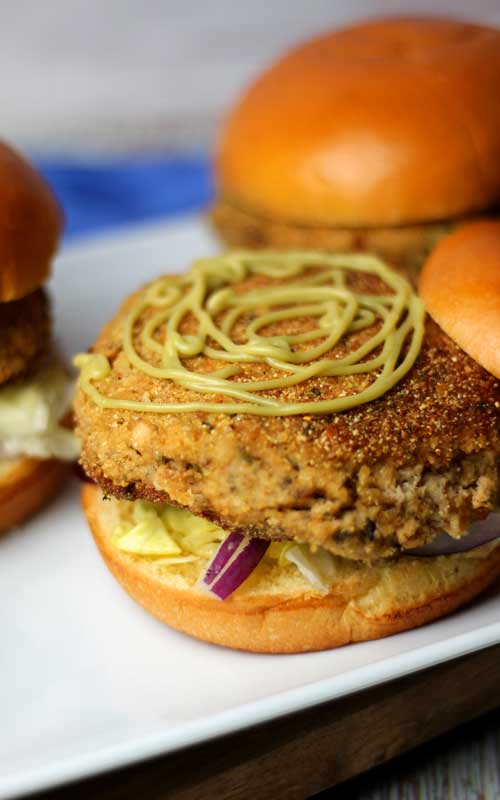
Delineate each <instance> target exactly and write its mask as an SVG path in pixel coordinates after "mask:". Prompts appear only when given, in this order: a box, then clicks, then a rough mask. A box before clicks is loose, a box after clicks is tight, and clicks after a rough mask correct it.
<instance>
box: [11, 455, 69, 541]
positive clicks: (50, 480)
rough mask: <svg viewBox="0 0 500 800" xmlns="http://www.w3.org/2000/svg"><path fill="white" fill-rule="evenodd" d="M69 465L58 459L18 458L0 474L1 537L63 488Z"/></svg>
mask: <svg viewBox="0 0 500 800" xmlns="http://www.w3.org/2000/svg"><path fill="white" fill-rule="evenodd" d="M67 470H68V465H67V464H66V463H64V462H62V461H58V460H57V459H46V460H40V459H36V458H19V459H16V460H15V461H13V462H12V465H11V466H10V467H9V468H8V469H6V468H5V467H3V468H2V469H1V470H0V533H3V532H4V531H7V530H9V529H10V528H15V527H16V526H17V525H20V524H21V523H22V522H24V520H26V519H28V518H29V517H31V516H32V515H33V514H35V512H37V511H38V510H39V509H41V508H42V507H43V506H44V505H45V504H46V503H48V502H49V500H51V499H52V497H53V496H54V495H55V494H56V492H57V491H58V490H59V488H60V487H61V485H62V482H63V480H64V477H65V474H66V472H67Z"/></svg>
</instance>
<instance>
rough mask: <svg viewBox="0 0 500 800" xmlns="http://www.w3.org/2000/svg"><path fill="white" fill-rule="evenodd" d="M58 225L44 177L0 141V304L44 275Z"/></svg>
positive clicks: (23, 292) (22, 293)
mask: <svg viewBox="0 0 500 800" xmlns="http://www.w3.org/2000/svg"><path fill="white" fill-rule="evenodd" d="M61 228H62V217H61V212H60V210H59V206H58V204H57V202H56V200H55V198H54V196H53V194H52V192H51V191H50V189H49V187H48V186H47V184H46V183H45V181H44V180H43V178H42V177H41V176H40V175H39V174H38V172H36V170H35V169H34V168H33V167H32V166H31V165H30V164H29V163H28V162H27V161H25V160H24V158H22V157H21V156H20V155H19V154H18V153H16V152H15V150H12V149H11V148H10V147H8V146H7V145H6V144H3V143H2V142H0V303H6V302H8V301H10V300H18V299H19V298H20V297H24V296H25V295H27V294H29V293H30V292H33V291H34V290H35V289H38V288H39V286H41V284H42V283H43V282H44V281H45V280H46V279H47V278H48V276H49V273H50V261H51V259H52V257H53V255H54V253H55V251H56V248H57V244H58V240H59V235H60V232H61Z"/></svg>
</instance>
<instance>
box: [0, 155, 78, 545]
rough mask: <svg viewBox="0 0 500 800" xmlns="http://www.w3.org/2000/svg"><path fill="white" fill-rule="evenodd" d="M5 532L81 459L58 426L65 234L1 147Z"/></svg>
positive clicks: (37, 185) (0, 448)
mask: <svg viewBox="0 0 500 800" xmlns="http://www.w3.org/2000/svg"><path fill="white" fill-rule="evenodd" d="M0 219H1V222H0V531H4V530H6V529H8V528H11V527H13V526H14V525H17V524H18V523H20V522H21V521H22V520H23V519H25V518H26V517H28V516H30V515H31V514H32V513H33V512H35V511H36V510H37V509H38V508H40V507H41V506H42V505H43V504H44V503H45V502H47V501H48V500H49V498H50V497H51V496H52V495H53V494H54V493H55V491H56V490H57V489H58V488H59V487H60V485H61V482H62V480H63V476H64V471H65V469H66V463H67V462H68V461H69V460H74V459H75V458H76V457H77V455H78V446H77V442H76V438H75V437H74V435H73V433H72V432H71V431H69V430H67V429H66V428H65V427H64V426H62V425H61V424H60V423H61V421H62V420H63V418H64V416H65V415H66V414H67V413H68V410H69V408H70V402H71V382H70V380H69V377H68V374H67V372H66V371H65V369H64V368H63V366H62V365H61V364H60V363H59V362H58V361H57V359H56V358H55V356H54V354H53V351H52V348H51V323H50V309H49V300H48V297H47V295H46V293H45V291H44V289H43V288H42V285H43V283H44V281H45V280H46V279H47V278H48V276H49V273H50V262H51V259H52V257H53V256H54V253H55V251H56V249H57V245H58V241H59V235H60V232H61V227H62V219H61V214H60V211H59V208H58V205H57V203H56V201H55V199H54V197H53V195H52V193H51V191H50V190H49V188H48V186H47V185H46V184H45V182H44V181H43V179H42V178H41V177H40V175H38V173H37V172H36V171H35V170H34V169H33V168H32V167H31V166H30V164H28V163H27V162H26V161H25V160H24V159H23V158H22V157H21V156H20V155H19V154H17V153H16V152H15V151H14V150H12V149H11V148H10V147H7V145H5V144H1V143H0Z"/></svg>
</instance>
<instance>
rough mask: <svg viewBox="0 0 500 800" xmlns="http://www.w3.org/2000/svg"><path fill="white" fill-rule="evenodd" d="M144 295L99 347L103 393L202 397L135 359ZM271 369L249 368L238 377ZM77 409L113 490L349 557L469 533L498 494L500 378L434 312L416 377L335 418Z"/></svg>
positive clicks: (202, 360) (342, 386)
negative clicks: (133, 314)
mask: <svg viewBox="0 0 500 800" xmlns="http://www.w3.org/2000/svg"><path fill="white" fill-rule="evenodd" d="M366 281H372V286H371V290H372V291H377V289H376V284H375V283H373V279H372V278H369V279H368V278H367V279H366ZM254 285H255V280H253V281H248V282H247V284H245V285H244V286H243V285H242V286H241V287H240V288H241V290H242V291H244V290H245V289H247V288H251V287H252V286H254ZM380 291H382V289H380ZM134 299H135V298H134V297H132V298H131V299H129V300H128V301H127V302H126V303H125V304H124V306H123V308H122V310H121V311H120V312H119V314H118V315H117V317H116V318H115V319H114V320H112V321H111V322H110V323H109V324H108V325H107V326H106V327H105V329H104V330H103V332H102V334H101V336H100V337H99V339H98V341H97V343H96V345H95V348H94V350H95V352H97V353H103V354H105V355H106V356H107V357H108V358H109V360H110V363H111V365H112V369H111V372H110V373H109V375H108V376H107V377H106V378H105V379H103V380H101V381H99V382H98V383H97V386H98V388H99V390H100V391H102V392H103V393H104V394H105V395H107V396H111V397H115V398H129V399H134V400H144V399H145V398H146V399H147V400H149V401H151V402H159V401H163V402H172V401H176V402H187V401H191V400H194V399H197V398H198V396H197V395H196V394H195V393H194V392H192V391H190V390H188V389H186V388H183V387H181V386H179V385H176V384H174V383H172V382H171V381H167V380H164V379H158V378H152V377H150V376H148V375H146V374H144V373H143V372H142V371H139V370H137V369H136V368H134V367H132V366H131V365H130V363H129V361H128V358H127V357H126V355H125V353H124V352H123V347H122V329H123V323H124V319H125V316H126V314H127V311H128V309H129V308H130V306H131V304H132V303H133V302H134ZM144 321H145V320H142V322H144ZM190 324H191V323H190V321H189V320H186V323H185V330H186V331H189V326H190ZM282 324H283V325H288V324H289V323H288V322H287V323H282ZM300 324H301V325H302V327H304V326H306V327H307V325H308V324H310V321H308V320H307V319H304V320H302V321H301V323H300ZM270 333H273V334H274V333H279V330H276V331H270ZM136 334H137V342H136V345H137V348H138V349H139V350H140V347H141V345H140V342H139V339H138V331H136ZM359 335H364V334H359ZM237 336H238V331H237V330H236V331H235V338H237ZM354 338H356V337H354ZM356 341H357V339H356ZM356 341H355V342H354V344H356ZM349 344H350V343H349ZM346 346H347V345H346V344H345V343H344V344H343V345H342V347H344V348H345V347H346ZM190 361H191V362H192V363H191V366H192V368H193V369H197V370H205V369H210V368H212V367H211V364H210V360H209V359H208V358H207V357H206V356H198V357H196V358H195V359H191V360H190ZM219 363H220V362H219ZM270 369H271V368H270V367H267V366H266V365H262V364H250V365H245V368H244V370H243V372H242V377H241V379H242V380H245V379H247V378H248V377H255V375H257V374H259V375H263V374H266V370H267V372H268V371H269V370H270ZM367 380H368V379H367V377H366V376H364V375H359V376H354V377H353V376H351V377H349V378H339V379H337V378H335V379H332V378H316V379H310V380H309V381H306V382H304V383H303V384H300V385H299V386H295V387H290V388H288V389H281V390H275V391H274V396H277V395H279V396H280V397H281V398H282V399H284V400H293V401H295V400H303V399H304V398H308V399H311V398H314V397H321V398H322V399H325V398H329V397H335V396H339V395H340V394H342V393H346V392H352V391H353V389H355V388H358V389H359V388H360V387H361V388H362V387H363V386H365V385H366V381H367ZM208 399H211V400H213V399H217V398H216V397H215V398H214V397H211V396H209V397H208ZM219 399H220V398H219ZM76 415H77V424H78V433H79V435H80V437H81V439H82V465H83V467H84V469H85V470H86V472H87V473H88V474H89V475H90V476H91V477H93V478H94V479H95V480H96V481H97V482H98V483H100V484H101V485H102V486H103V487H104V488H105V489H106V490H107V491H109V492H111V493H114V494H116V495H121V496H126V497H130V498H134V497H146V498H149V499H152V500H157V501H163V502H171V503H173V504H177V505H180V506H183V507H186V508H188V509H189V510H191V511H192V512H193V513H195V514H199V515H201V516H205V517H207V518H210V519H213V520H216V521H217V522H218V523H219V524H221V525H222V526H223V527H224V528H226V529H227V530H240V531H246V532H248V533H250V534H253V535H257V536H262V537H270V538H280V539H283V538H285V539H286V538H289V539H295V540H298V541H309V542H311V543H313V544H317V545H321V546H323V547H326V548H328V549H329V550H331V551H332V552H334V553H337V554H339V555H343V556H346V557H349V558H356V559H357V558H365V559H376V558H379V557H384V556H390V555H393V554H395V553H397V552H398V550H399V548H400V547H401V546H408V547H411V546H416V545H417V544H421V543H423V542H426V541H429V540H431V539H432V538H433V537H434V536H435V535H436V534H437V533H439V532H441V531H442V530H447V531H449V532H450V533H452V534H453V535H455V536H460V535H463V534H465V532H466V531H467V528H468V526H469V524H470V522H471V521H472V520H473V519H475V518H479V517H482V516H484V515H486V514H487V513H488V511H489V510H491V509H492V508H493V507H494V506H495V505H496V503H497V502H498V494H499V487H500V460H499V457H500V382H499V381H498V380H496V379H495V378H494V377H493V376H492V375H490V374H489V373H488V372H486V371H485V370H484V369H482V368H481V367H480V366H479V365H478V364H477V363H475V362H474V361H473V360H472V359H471V358H469V357H468V356H467V355H466V354H465V353H464V352H463V351H462V350H461V349H460V348H459V347H458V346H457V345H455V344H454V343H453V342H452V341H451V340H450V339H449V338H448V337H447V336H446V335H445V334H444V333H443V332H442V331H441V330H440V329H439V328H438V326H437V325H436V324H435V323H433V322H432V321H431V320H430V319H428V320H427V323H426V334H425V340H424V344H423V347H422V350H421V352H420V355H419V357H418V359H417V361H416V363H415V365H414V367H413V369H412V370H411V371H410V373H409V374H408V375H407V376H406V377H405V378H404V379H403V380H402V381H401V382H400V383H399V384H397V385H396V387H395V388H394V389H392V390H391V391H390V392H388V393H387V394H385V395H384V396H383V397H381V398H380V399H378V400H375V401H373V402H371V403H369V404H366V405H363V406H359V407H356V408H354V409H352V410H348V411H344V412H342V413H339V414H334V415H332V414H330V415H321V416H316V415H309V416H291V417H260V416H256V415H244V414H236V415H232V416H229V415H226V414H214V413H202V412H194V413H179V414H157V413H150V412H147V413H145V412H138V411H124V410H120V409H118V410H113V409H103V408H101V407H100V406H98V405H96V404H95V403H94V402H93V401H91V400H90V399H89V398H88V397H87V396H86V395H85V394H84V393H83V392H82V391H80V392H79V393H78V395H77V399H76Z"/></svg>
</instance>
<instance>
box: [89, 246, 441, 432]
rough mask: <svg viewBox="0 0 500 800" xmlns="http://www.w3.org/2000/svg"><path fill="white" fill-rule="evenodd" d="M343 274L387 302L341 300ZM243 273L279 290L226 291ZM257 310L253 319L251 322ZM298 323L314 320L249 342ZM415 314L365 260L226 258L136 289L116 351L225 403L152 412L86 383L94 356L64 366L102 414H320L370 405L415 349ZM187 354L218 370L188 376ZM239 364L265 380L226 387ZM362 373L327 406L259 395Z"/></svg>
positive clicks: (360, 297)
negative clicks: (355, 337)
mask: <svg viewBox="0 0 500 800" xmlns="http://www.w3.org/2000/svg"><path fill="white" fill-rule="evenodd" d="M353 272H363V273H369V274H372V275H376V276H378V277H379V278H380V279H382V280H383V282H384V283H385V284H386V285H387V287H388V290H389V291H388V293H387V294H383V295H377V294H363V293H358V292H355V291H352V290H351V289H350V288H349V287H348V286H347V282H346V277H347V275H348V274H349V273H353ZM254 275H261V276H266V277H268V278H279V279H282V280H285V281H286V283H280V284H279V285H273V284H270V285H267V286H262V287H259V288H255V289H250V290H249V291H246V292H237V291H235V289H234V288H233V285H234V284H237V283H239V282H240V281H242V280H244V279H245V278H249V277H251V276H254ZM263 308H264V309H265V311H264V312H263V313H260V311H259V310H260V309H263ZM145 311H148V312H150V313H149V315H148V319H147V322H146V323H145V324H143V325H142V329H140V332H139V333H137V329H138V327H140V324H141V323H139V320H140V317H141V315H142V314H143V313H144V312H145ZM152 311H154V313H151V312H152ZM188 314H190V315H193V316H194V317H195V318H196V320H197V323H198V327H197V331H196V334H195V335H187V334H183V333H181V332H180V327H181V322H182V320H183V319H184V318H185V317H186V315H188ZM242 315H250V317H251V321H250V322H249V323H248V325H247V326H246V336H245V341H244V342H243V343H242V344H241V343H240V344H238V343H236V342H235V341H233V339H232V335H231V334H232V331H233V330H234V327H235V325H236V324H237V322H238V321H239V320H240V318H241V317H242ZM304 317H315V318H316V319H317V326H316V327H315V329H314V330H312V331H307V332H303V333H296V334H290V335H282V336H265V335H262V334H261V333H260V331H261V330H262V329H263V328H266V326H268V325H272V324H273V323H276V322H280V321H282V320H292V319H297V318H304ZM424 317H425V312H424V308H423V305H422V303H421V301H420V300H419V298H418V297H417V296H416V295H415V294H414V293H413V292H412V289H411V287H410V285H409V284H408V283H407V281H406V280H405V279H404V278H402V277H401V276H400V275H398V274H397V273H396V272H394V271H393V270H392V269H390V268H389V267H388V266H387V265H386V264H384V263H383V262H382V261H380V260H379V259H378V258H375V257H374V256H370V255H364V254H363V255H333V254H327V253H317V252H309V251H306V252H297V251H292V252H273V251H271V252H269V251H267V252H265V251H260V252H258V251H257V252H252V251H249V252H246V251H237V252H231V253H228V254H225V255H221V256H216V257H214V258H206V259H202V260H200V261H196V262H195V263H194V264H193V265H192V267H191V269H190V270H189V271H188V272H187V273H185V274H183V275H170V276H166V277H163V278H160V279H159V280H157V281H155V282H154V283H152V284H151V285H149V286H148V287H146V288H145V289H144V291H143V292H142V293H141V294H140V296H139V299H138V301H137V302H136V303H135V305H134V306H133V307H132V308H131V309H130V311H129V313H128V316H127V318H126V321H125V325H124V331H123V350H124V353H125V355H126V356H127V359H128V360H129V362H130V364H131V365H132V366H133V367H135V368H136V369H138V370H140V371H141V372H143V373H144V374H145V375H149V376H150V377H152V378H157V379H161V380H165V381H172V382H173V383H174V384H177V385H180V386H183V387H186V388H187V389H190V390H192V391H193V392H197V393H198V394H200V395H203V394H204V393H211V394H218V395H222V396H223V397H224V398H229V401H226V402H208V401H207V402H205V401H204V400H203V398H200V399H199V400H195V401H193V402H187V403H154V402H142V401H135V400H126V399H114V398H112V397H107V396H105V395H104V394H102V393H101V392H100V391H99V389H98V388H97V387H96V386H95V382H96V381H101V380H103V379H104V378H105V377H106V376H107V375H108V373H109V372H110V370H111V366H110V364H109V362H108V360H107V358H106V357H105V356H104V355H102V354H90V355H89V354H80V355H78V356H76V358H75V365H76V366H77V367H79V368H80V369H81V374H80V386H81V388H82V390H83V391H84V392H85V394H87V395H88V396H89V397H90V398H91V399H92V400H93V401H94V402H95V403H96V404H97V405H99V406H101V407H102V408H110V409H123V410H129V411H139V412H154V413H161V414H166V413H186V412H195V411H206V412H215V413H219V414H259V415H262V416H291V415H294V414H330V413H335V412H338V411H343V410H345V409H348V408H353V407H355V406H359V405H361V404H363V403H368V402H370V401H371V400H375V399H377V398H378V397H381V396H382V395H383V394H385V392H387V391H388V390H389V389H391V388H392V387H393V386H394V385H395V384H396V383H398V381H400V380H401V378H403V376H404V375H406V373H407V372H408V371H409V370H410V369H411V367H412V366H413V364H414V363H415V359H416V358H417V356H418V353H419V351H420V347H421V344H422V338H423V332H424ZM216 320H218V321H216ZM377 322H378V326H377V325H375V323H377ZM370 326H374V329H375V332H374V333H373V335H372V336H371V337H370V338H368V340H367V341H365V342H364V343H363V344H362V345H361V346H359V347H358V348H357V349H355V350H353V351H352V352H350V353H349V354H348V355H347V356H345V357H343V358H334V357H331V351H332V350H333V348H335V346H336V345H337V344H338V343H339V342H340V340H341V339H342V337H344V336H346V335H348V334H350V333H353V332H355V331H361V330H363V329H366V328H368V327H370ZM137 336H138V337H139V340H140V344H141V352H143V353H146V354H147V353H148V352H149V353H150V354H151V355H152V356H153V357H154V359H155V362H156V363H155V364H153V363H150V362H149V361H147V360H145V359H144V358H142V357H141V356H140V355H139V353H138V351H137V349H136V347H135V344H134V337H137ZM308 342H311V343H312V344H311V346H310V347H308V348H306V349H304V348H300V349H296V348H295V345H303V344H304V343H308ZM211 343H212V344H211ZM214 343H215V346H214ZM328 354H330V355H328ZM198 355H204V356H207V357H208V358H210V359H214V360H216V361H220V362H221V367H220V369H216V370H214V371H212V372H209V373H200V372H195V371H193V370H191V369H189V368H188V366H186V363H185V360H186V359H189V358H191V357H193V356H198ZM225 362H228V363H227V364H226V365H225ZM245 363H246V364H248V363H265V364H267V365H269V366H270V367H271V368H272V369H273V373H274V376H273V377H270V378H269V379H264V380H244V379H242V380H240V381H238V380H234V378H235V377H237V376H238V374H239V373H240V366H239V365H240V364H245ZM276 373H278V377H276ZM367 373H370V374H372V375H373V382H372V383H371V384H370V385H369V386H368V387H367V388H365V389H363V390H362V391H359V392H357V393H353V394H351V395H348V396H341V397H336V398H333V399H329V400H318V401H313V402H287V401H286V400H280V399H277V398H274V397H268V396H266V395H265V394H262V393H263V392H266V391H269V390H273V389H285V388H287V387H291V386H297V385H298V384H301V383H303V382H304V381H306V380H308V379H310V378H315V377H320V376H321V377H329V378H331V379H332V380H335V378H336V377H338V376H347V375H356V374H367Z"/></svg>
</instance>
